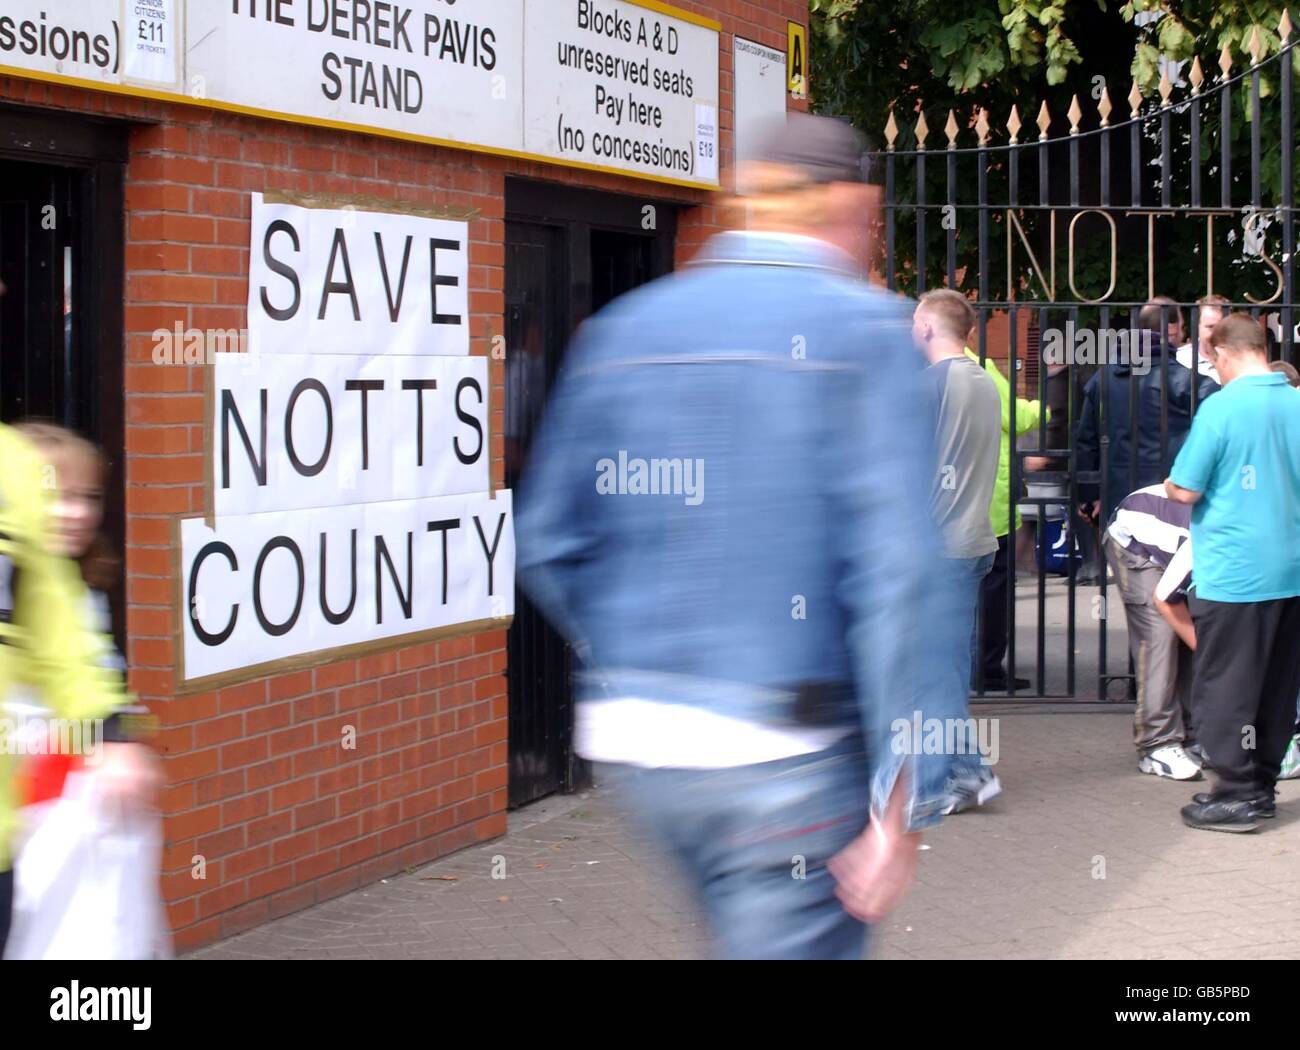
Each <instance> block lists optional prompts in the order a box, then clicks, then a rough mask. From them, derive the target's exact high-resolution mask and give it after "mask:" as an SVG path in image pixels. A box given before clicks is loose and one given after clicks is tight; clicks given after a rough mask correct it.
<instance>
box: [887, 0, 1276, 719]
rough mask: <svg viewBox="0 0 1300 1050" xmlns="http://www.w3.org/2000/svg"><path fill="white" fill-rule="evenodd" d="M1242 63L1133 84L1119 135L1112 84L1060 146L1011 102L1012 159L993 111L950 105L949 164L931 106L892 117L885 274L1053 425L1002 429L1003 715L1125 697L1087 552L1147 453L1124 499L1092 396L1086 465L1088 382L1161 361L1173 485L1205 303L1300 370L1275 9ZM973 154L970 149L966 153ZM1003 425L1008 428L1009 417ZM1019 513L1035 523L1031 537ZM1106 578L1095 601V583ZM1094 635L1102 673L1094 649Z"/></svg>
mask: <svg viewBox="0 0 1300 1050" xmlns="http://www.w3.org/2000/svg"><path fill="white" fill-rule="evenodd" d="M1247 47H1248V58H1249V61H1248V62H1247V63H1246V65H1245V67H1244V68H1242V69H1240V70H1239V71H1238V70H1236V69H1234V62H1233V55H1232V53H1231V52H1230V51H1229V50H1228V49H1227V48H1226V47H1225V49H1224V51H1223V52H1222V53H1221V55H1220V56H1218V60H1217V62H1216V66H1217V70H1218V72H1217V74H1216V75H1215V76H1214V77H1213V78H1211V77H1207V75H1206V73H1205V70H1204V68H1203V67H1202V65H1201V63H1200V60H1199V59H1196V60H1194V61H1193V62H1192V63H1191V64H1190V65H1187V64H1182V65H1180V66H1175V65H1171V64H1166V65H1165V67H1164V69H1163V73H1162V75H1161V79H1160V83H1159V86H1158V88H1157V89H1156V90H1155V91H1154V92H1152V93H1151V94H1150V95H1149V96H1147V95H1144V93H1143V92H1142V90H1141V89H1140V88H1139V86H1138V84H1137V82H1136V81H1135V82H1134V83H1133V85H1132V88H1131V90H1130V92H1129V94H1128V98H1127V101H1128V105H1129V111H1130V112H1129V118H1128V119H1127V120H1121V121H1116V122H1112V120H1111V117H1112V114H1113V112H1114V109H1115V105H1114V103H1113V101H1112V99H1111V96H1110V94H1109V90H1108V88H1107V87H1106V85H1105V84H1104V83H1102V84H1094V90H1093V92H1092V95H1091V100H1090V101H1091V102H1092V103H1095V112H1096V117H1095V122H1096V123H1095V126H1091V127H1084V124H1085V110H1084V106H1083V104H1081V102H1080V100H1079V97H1078V96H1077V95H1076V96H1075V97H1074V99H1073V102H1072V104H1071V106H1070V108H1069V111H1068V113H1067V114H1066V119H1067V120H1068V122H1069V131H1068V135H1057V136H1053V135H1052V134H1051V132H1052V130H1053V128H1054V126H1056V125H1057V124H1058V118H1057V117H1055V116H1054V115H1053V114H1051V113H1050V112H1049V110H1048V107H1047V104H1046V103H1044V104H1043V105H1042V107H1041V108H1040V109H1039V111H1038V114H1037V117H1036V119H1035V121H1034V127H1036V130H1037V136H1036V138H1030V139H1029V140H1028V141H1021V136H1022V134H1024V133H1026V131H1027V130H1028V131H1029V133H1030V134H1032V131H1033V127H1031V128H1029V129H1027V128H1026V124H1025V122H1024V121H1023V120H1022V118H1021V115H1020V113H1019V112H1018V111H1017V110H1016V109H1015V108H1014V107H1013V109H1012V111H1011V114H1010V116H1009V119H1008V120H1007V122H1006V124H1005V127H1006V130H1007V132H1008V136H1007V140H1006V141H1005V142H1002V143H997V142H995V141H994V132H993V128H992V126H991V124H990V118H989V115H988V114H987V113H986V112H984V111H982V110H979V111H975V110H972V111H971V112H970V113H968V114H966V115H964V116H959V115H958V114H956V113H953V112H951V111H950V112H949V114H948V116H947V122H946V125H945V127H944V133H945V135H946V137H947V143H946V148H941V149H933V148H930V147H932V146H933V145H934V142H933V141H932V138H933V133H932V131H931V129H930V127H929V125H928V123H927V120H926V114H925V112H924V110H923V109H922V110H921V111H919V112H917V113H914V114H912V115H910V116H909V117H908V118H907V119H906V120H905V121H903V123H902V124H900V122H899V118H898V117H896V115H894V114H891V115H890V118H889V122H888V125H887V126H886V128H885V142H886V148H885V149H884V150H882V151H880V152H879V153H876V154H874V155H873V161H874V163H875V166H876V168H877V170H883V182H884V195H885V207H884V210H883V220H882V225H883V229H882V230H881V231H880V233H881V236H880V238H879V242H880V243H881V245H882V254H883V258H882V259H881V262H880V264H881V267H882V269H883V275H884V278H885V280H886V282H887V283H888V285H889V287H890V288H891V289H895V290H897V291H899V292H902V293H905V294H908V295H919V294H921V293H922V292H924V291H925V290H927V288H930V287H935V286H940V285H946V286H947V287H950V288H956V289H958V290H960V291H962V292H964V293H966V294H967V295H968V296H969V297H970V299H971V302H972V305H973V306H974V307H975V308H976V311H977V314H978V326H977V329H976V330H975V332H974V333H973V335H972V350H975V351H977V352H978V355H979V359H980V361H981V363H987V362H988V360H989V359H990V358H992V359H993V360H994V361H995V363H996V364H998V365H999V366H1000V367H1002V368H1003V369H1004V372H1005V374H1006V375H1007V378H1008V379H1009V381H1010V383H1011V385H1012V392H1013V402H1012V407H1013V409H1014V407H1015V401H1014V396H1015V395H1018V396H1019V397H1021V398H1023V399H1025V401H1026V402H1033V401H1037V402H1038V403H1039V405H1040V406H1050V409H1051V411H1050V412H1042V413H1041V414H1040V415H1039V417H1038V419H1037V422H1036V424H1035V425H1034V426H1033V427H1032V428H1031V429H1030V430H1029V431H1028V432H1022V433H1017V432H1016V430H1017V428H1016V426H1015V425H1014V424H1013V425H1012V426H1011V427H1010V428H1009V429H1010V450H1011V456H1010V462H1011V478H1010V486H1011V487H1010V492H1011V494H1012V498H1011V500H1010V505H1009V509H1008V514H1007V521H1006V523H1005V528H1006V531H1007V532H1008V535H1009V537H1010V539H1009V545H1010V548H1011V553H1012V555H1014V553H1015V550H1016V546H1017V544H1016V540H1017V538H1019V539H1020V541H1021V543H1022V545H1023V547H1024V548H1025V549H1026V550H1027V551H1028V552H1029V554H1030V557H1032V559H1033V569H1031V570H1030V571H1029V572H1028V573H1027V574H1026V573H1024V572H1023V571H1022V572H1021V573H1017V572H1016V571H1015V570H1014V568H1013V569H1012V571H1011V573H1010V577H1011V579H1010V586H1009V587H1008V589H1007V594H1006V599H1005V615H1006V618H1007V621H1008V624H1009V632H1008V646H1007V657H1006V667H1007V677H1008V679H1009V681H1008V683H1007V684H1008V693H1009V694H1010V696H1011V697H1012V698H1013V699H1014V698H1015V696H1016V694H1017V692H1019V693H1021V694H1022V696H1026V695H1027V696H1034V697H1038V696H1051V697H1056V696H1059V697H1063V698H1083V699H1093V698H1095V699H1098V700H1127V699H1128V698H1129V696H1130V694H1131V688H1132V681H1133V679H1132V669H1131V665H1129V664H1127V661H1126V657H1127V645H1126V643H1125V641H1124V640H1123V638H1122V635H1121V636H1120V638H1119V639H1118V641H1116V640H1115V639H1114V638H1112V637H1110V636H1108V631H1107V627H1108V624H1109V622H1110V621H1112V620H1114V619H1115V617H1114V616H1113V615H1111V613H1112V612H1113V607H1112V606H1110V605H1109V604H1108V597H1110V595H1109V594H1108V581H1107V572H1106V567H1105V561H1104V559H1103V558H1102V557H1101V556H1100V553H1099V552H1098V550H1097V544H1098V541H1099V539H1100V537H1101V535H1103V534H1104V531H1105V529H1106V526H1107V520H1106V515H1107V514H1108V513H1109V510H1110V508H1112V507H1113V505H1114V504H1115V503H1117V502H1118V501H1119V499H1121V498H1122V497H1123V496H1124V495H1125V494H1126V493H1127V492H1128V491H1131V490H1133V489H1136V488H1138V487H1140V486H1139V481H1141V480H1142V479H1141V478H1140V477H1139V474H1140V464H1139V457H1138V456H1137V455H1127V457H1126V458H1127V462H1128V464H1129V465H1130V467H1131V470H1130V476H1129V477H1128V478H1123V477H1121V479H1120V480H1121V482H1124V483H1125V484H1121V486H1120V487H1124V488H1125V491H1123V492H1118V493H1117V492H1115V491H1113V490H1114V489H1115V488H1116V483H1115V481H1114V479H1113V478H1112V477H1110V476H1108V475H1111V474H1113V473H1114V471H1112V470H1110V468H1111V466H1112V462H1111V460H1112V457H1113V456H1116V455H1119V454H1121V452H1123V451H1124V450H1120V449H1117V448H1114V447H1112V446H1111V443H1110V440H1109V439H1108V437H1107V435H1108V427H1107V419H1106V418H1105V413H1106V411H1107V409H1106V398H1104V397H1102V398H1100V399H1099V400H1098V401H1097V402H1096V408H1097V418H1096V419H1095V420H1094V422H1095V424H1096V433H1097V434H1098V435H1099V438H1100V440H1099V443H1098V448H1097V450H1096V458H1095V459H1093V461H1091V462H1085V459H1092V451H1091V450H1088V455H1087V457H1083V456H1081V454H1080V448H1079V433H1080V424H1081V423H1082V422H1083V420H1082V406H1083V404H1084V398H1083V391H1084V385H1085V384H1086V383H1087V381H1088V380H1089V379H1090V378H1091V377H1092V375H1093V374H1094V373H1095V372H1096V371H1097V370H1098V369H1099V368H1102V369H1105V368H1106V367H1107V366H1108V364H1110V363H1114V361H1116V360H1117V359H1120V358H1121V357H1122V356H1123V355H1125V354H1127V355H1128V356H1129V358H1130V360H1131V359H1132V358H1133V357H1134V356H1135V355H1138V354H1139V352H1140V351H1141V350H1142V349H1143V347H1147V348H1154V349H1155V351H1156V354H1155V356H1158V358H1159V360H1158V362H1157V361H1155V359H1154V357H1152V358H1151V359H1150V367H1151V368H1153V369H1158V371H1159V406H1158V413H1159V417H1158V425H1159V442H1160V464H1159V466H1160V468H1161V471H1162V472H1161V473H1160V479H1163V478H1164V477H1165V476H1166V475H1167V472H1168V468H1169V466H1170V464H1171V462H1172V459H1173V456H1174V455H1175V454H1176V452H1177V448H1178V445H1179V443H1180V442H1179V439H1180V436H1181V435H1180V434H1179V433H1177V428H1176V427H1175V428H1174V431H1175V432H1173V433H1171V419H1173V420H1175V421H1176V420H1177V418H1178V416H1179V413H1180V411H1181V410H1182V408H1183V406H1182V404H1180V403H1178V401H1177V397H1176V396H1175V394H1174V388H1178V389H1179V390H1181V389H1182V383H1183V379H1184V377H1181V376H1180V375H1179V374H1178V373H1177V372H1176V371H1175V370H1177V369H1180V368H1184V367H1187V368H1189V369H1190V377H1186V378H1189V379H1190V388H1191V397H1190V405H1189V406H1188V408H1189V411H1190V412H1193V413H1194V412H1195V409H1196V406H1197V405H1198V404H1199V403H1200V400H1201V398H1202V397H1203V396H1204V395H1205V394H1206V393H1207V390H1206V388H1204V387H1203V384H1206V383H1212V382H1213V380H1212V379H1211V378H1210V376H1209V375H1207V374H1205V372H1204V371H1203V368H1202V366H1201V364H1200V350H1201V342H1202V333H1201V322H1202V320H1208V319H1212V318H1213V317H1215V316H1218V315H1217V314H1208V315H1206V316H1205V317H1203V316H1202V315H1203V314H1205V311H1207V310H1214V309H1216V307H1215V306H1213V305H1208V306H1207V305H1203V304H1204V300H1205V299H1206V298H1212V297H1214V296H1219V297H1221V298H1223V299H1225V300H1226V301H1227V302H1226V305H1225V306H1223V307H1222V309H1225V310H1249V311H1250V312H1251V313H1252V314H1253V315H1254V316H1255V317H1256V318H1257V319H1260V320H1261V321H1262V323H1263V324H1265V325H1266V326H1267V328H1268V331H1269V333H1270V346H1271V350H1270V352H1271V354H1272V356H1274V357H1275V358H1280V359H1283V360H1286V361H1289V362H1292V363H1295V361H1296V341H1297V334H1296V318H1295V308H1296V300H1295V292H1296V289H1295V260H1294V255H1295V206H1294V205H1295V168H1294V164H1295V133H1296V128H1295V112H1294V105H1293V102H1294V92H1293V87H1294V77H1295V67H1296V65H1297V60H1298V58H1300V53H1297V52H1296V51H1295V42H1294V41H1293V39H1292V26H1291V24H1290V20H1289V18H1288V17H1286V16H1285V15H1284V16H1283V19H1282V23H1281V25H1280V26H1279V27H1278V32H1277V35H1276V36H1273V35H1272V34H1268V33H1265V32H1263V31H1262V30H1260V29H1256V30H1255V31H1254V33H1253V34H1251V36H1250V39H1249V41H1248V43H1247ZM1270 52H1271V53H1270ZM1099 79H1100V78H1098V80H1099ZM1092 122H1093V118H1088V120H1087V123H1089V124H1091V123H1092ZM971 138H974V139H975V145H973V146H968V145H964V144H962V140H967V141H969V140H970V139H971ZM1035 168H1036V171H1035ZM1034 174H1036V175H1037V178H1036V179H1034V178H1033V175H1034ZM1035 183H1036V184H1035ZM1157 297H1165V300H1166V301H1164V302H1163V303H1162V304H1161V306H1160V307H1159V309H1160V313H1161V317H1160V331H1159V333H1155V334H1151V335H1147V336H1145V337H1142V338H1139V337H1138V335H1137V330H1138V329H1139V328H1140V312H1141V311H1142V308H1143V307H1144V306H1146V305H1147V304H1148V303H1150V302H1152V301H1153V300H1156V299H1157ZM1148 316H1149V315H1148ZM1184 340H1185V343H1184ZM1166 343H1167V344H1168V347H1167V349H1168V352H1164V349H1165V348H1164V344H1166ZM1179 348H1181V350H1182V353H1181V354H1176V353H1174V351H1175V349H1179ZM1175 379H1177V380H1178V381H1177V382H1174V380H1175ZM1210 389H1211V390H1212V388H1210ZM1128 394H1129V400H1128V407H1129V413H1130V423H1132V424H1134V425H1135V427H1136V424H1138V423H1142V424H1143V425H1145V426H1147V427H1151V426H1153V421H1152V420H1151V419H1150V418H1149V417H1150V414H1151V413H1152V412H1154V411H1157V410H1156V409H1155V408H1154V407H1153V406H1152V405H1151V404H1149V403H1147V404H1143V403H1141V400H1140V396H1139V384H1138V383H1137V382H1133V381H1130V382H1129V383H1128ZM1184 400H1186V399H1185V398H1184ZM1031 414H1032V413H1031ZM1010 415H1011V419H1012V420H1013V421H1014V420H1015V419H1016V415H1017V413H1016V412H1015V411H1014V410H1013V411H1012V412H1011V414H1010ZM1140 415H1143V416H1145V417H1146V418H1144V419H1139V416H1140ZM1049 417H1050V418H1049ZM1128 482H1131V484H1127V483H1128ZM1143 483H1148V484H1149V483H1150V481H1149V480H1148V481H1146V482H1143ZM1125 485H1126V487H1125ZM1031 493H1032V494H1031ZM1094 501H1095V502H1098V503H1099V504H1100V507H1101V508H1102V511H1103V513H1101V514H1099V515H1098V520H1097V521H1096V523H1095V525H1094V524H1092V523H1090V522H1089V521H1088V520H1087V514H1086V513H1085V514H1081V507H1082V508H1083V509H1084V510H1085V511H1086V510H1087V508H1088V507H1089V505H1090V504H1092V503H1093V502H1094ZM1018 508H1019V509H1021V510H1022V511H1023V513H1024V514H1025V515H1026V517H1027V519H1028V520H1029V521H1030V522H1031V524H1030V526H1029V527H1028V528H1026V529H1025V530H1023V531H1022V532H1021V533H1020V536H1019V537H1017V531H1018V530H1017V513H1018ZM1054 519H1059V521H1060V525H1059V526H1058V524H1057V521H1056V520H1054ZM1058 528H1059V529H1060V531H1061V532H1063V533H1064V534H1065V536H1066V537H1067V538H1065V539H1063V540H1062V541H1061V543H1062V545H1063V547H1064V550H1065V557H1064V563H1063V566H1062V568H1061V570H1060V572H1061V574H1060V575H1059V577H1058V576H1054V574H1053V572H1052V571H1051V569H1050V567H1049V558H1048V557H1047V556H1046V555H1045V550H1046V548H1047V547H1048V546H1049V542H1050V540H1051V539H1052V538H1053V536H1054V535H1055V533H1056V531H1057V529H1058ZM1076 545H1078V546H1079V547H1080V550H1081V553H1080V554H1077V555H1076V553H1075V552H1074V548H1075V546H1076ZM1016 562H1017V559H1015V558H1014V556H1013V558H1012V564H1013V566H1014V565H1015V564H1016ZM1094 570H1099V573H1098V576H1097V580H1096V584H1095V589H1094V585H1093V584H1091V583H1090V582H1089V583H1086V584H1085V582H1083V581H1085V580H1087V579H1089V577H1090V576H1091V573H1092V572H1093V571H1094ZM1018 576H1019V577H1021V579H1020V580H1018V579H1017V577H1018ZM1028 587H1033V590H1032V592H1031V593H1030V594H1026V588H1028ZM1111 592H1112V593H1113V588H1111ZM1117 604H1118V603H1117ZM1062 605H1063V606H1064V610H1063V612H1062ZM986 613H987V610H986V611H985V614H982V615H981V617H980V620H981V626H980V631H981V633H982V635H986V634H987V631H988V621H989V620H990V619H991V618H990V617H989V616H988V615H986ZM1027 615H1029V616H1032V617H1033V618H1035V621H1036V622H1035V624H1034V631H1033V641H1032V646H1033V650H1034V651H1033V660H1032V661H1028V660H1026V659H1025V658H1024V657H1025V653H1024V644H1023V642H1024V640H1025V634H1026V633H1027V632H1026V631H1024V630H1023V629H1022V630H1021V631H1018V630H1017V624H1016V621H1017V616H1020V618H1021V619H1022V621H1023V620H1024V619H1025V617H1026V616H1027ZM994 618H995V617H994ZM1057 618H1060V619H1062V620H1063V622H1059V623H1058V622H1055V621H1056V619H1057ZM1022 627H1023V625H1022ZM1084 627H1087V628H1088V629H1087V631H1084V630H1082V628H1084ZM1094 629H1095V634H1096V638H1095V647H1096V653H1095V660H1096V663H1095V668H1096V671H1095V676H1094V675H1093V674H1092V673H1091V667H1092V666H1093V664H1092V659H1093V658H1092V656H1091V655H1090V654H1089V653H1088V652H1087V651H1086V650H1085V648H1084V645H1085V642H1087V643H1088V644H1089V647H1091V644H1092V640H1091V635H1092V633H1093V631H1094ZM1018 635H1019V637H1018ZM1018 642H1020V643H1021V644H1019V645H1018ZM1117 664H1118V666H1117ZM1018 669H1020V671H1021V673H1031V674H1032V675H1033V677H1032V678H1031V679H1029V684H1028V686H1027V687H1023V686H1022V687H1021V688H1019V689H1017V683H1016V678H1017V670H1018ZM1094 677H1095V681H1094ZM977 679H978V680H977V681H976V683H975V691H976V693H977V694H979V695H985V694H986V688H985V687H986V685H987V682H986V681H985V680H984V679H985V675H984V672H983V670H982V668H981V669H980V670H978V671H977ZM998 698H999V699H1003V697H1002V696H1001V692H1000V690H999V697H998Z"/></svg>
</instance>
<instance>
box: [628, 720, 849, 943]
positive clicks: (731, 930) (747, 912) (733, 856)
mask: <svg viewBox="0 0 1300 1050" xmlns="http://www.w3.org/2000/svg"><path fill="white" fill-rule="evenodd" d="M606 768H607V769H608V770H610V771H611V772H613V773H614V775H615V777H616V778H617V780H618V781H619V786H620V787H621V789H622V790H623V792H624V795H625V799H626V801H627V802H628V804H629V805H630V806H631V808H632V810H633V812H634V813H635V814H636V816H637V817H638V819H639V820H641V821H642V822H643V823H644V824H645V825H646V826H647V827H648V829H649V830H650V831H651V832H652V833H653V834H654V835H655V836H656V837H657V838H658V839H659V840H660V841H661V842H662V843H663V844H664V845H665V846H666V847H667V848H668V849H669V850H670V851H671V852H672V853H673V854H674V855H675V857H676V858H677V860H678V861H679V862H680V864H681V866H682V867H683V868H684V869H685V873H686V876H687V878H688V880H689V881H690V884H691V887H692V889H693V890H694V892H695V896H696V899H697V900H699V901H700V902H701V903H702V904H703V907H704V911H705V914H706V916H707V918H708V921H709V925H710V927H711V930H712V934H713V938H714V951H715V953H716V954H717V955H718V956H719V957H721V958H726V959H850V960H852V959H861V958H862V957H863V954H864V952H865V950H866V943H867V927H866V926H865V925H864V924H863V923H861V922H859V921H858V920H856V919H854V918H853V917H852V916H850V915H849V914H848V913H847V912H845V910H844V909H843V907H842V906H841V905H840V902H839V900H838V899H837V898H836V896H835V879H834V878H833V877H832V875H831V873H830V872H829V871H828V870H827V869H826V864H827V862H828V861H829V860H830V859H831V858H832V857H833V856H835V854H836V853H838V852H839V851H840V850H842V849H843V848H844V847H845V846H847V845H848V844H849V843H850V842H851V841H852V840H853V839H854V838H856V837H857V836H858V835H859V834H861V832H862V831H863V829H864V828H865V827H866V826H867V822H868V820H869V813H870V808H869V805H870V797H869V792H870V783H869V772H870V770H869V766H868V761H867V756H866V753H865V750H864V747H863V742H862V738H861V737H860V736H858V735H857V734H856V733H853V734H851V735H850V736H848V737H846V738H845V739H844V740H842V741H840V742H839V743H837V744H836V745H834V746H833V747H831V748H828V749H827V750H825V751H819V752H817V753H815V754H811V755H801V756H799V757H796V758H788V759H782V760H780V761H777V762H764V763H761V764H759V765H749V766H738V767H736V768H734V769H707V770H695V769H634V768H631V767H628V766H614V767H606Z"/></svg>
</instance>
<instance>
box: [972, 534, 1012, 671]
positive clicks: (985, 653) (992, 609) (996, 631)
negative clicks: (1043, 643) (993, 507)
mask: <svg viewBox="0 0 1300 1050" xmlns="http://www.w3.org/2000/svg"><path fill="white" fill-rule="evenodd" d="M1010 541H1011V537H1010V536H999V537H998V552H997V554H995V555H994V556H993V568H991V569H990V570H989V574H988V575H987V576H985V577H984V582H983V583H982V584H981V585H980V626H979V666H982V667H983V668H984V681H985V682H986V683H988V684H993V683H995V682H997V683H1000V682H1003V681H1005V680H1006V677H1007V672H1006V671H1005V670H1003V668H1002V661H1003V660H1004V659H1006V655H1007V588H1008V586H1010V580H1011V575H1010V562H1011V557H1010ZM974 675H975V678H976V680H977V681H978V676H979V670H978V668H977V669H976V670H975V671H974ZM972 684H975V683H972Z"/></svg>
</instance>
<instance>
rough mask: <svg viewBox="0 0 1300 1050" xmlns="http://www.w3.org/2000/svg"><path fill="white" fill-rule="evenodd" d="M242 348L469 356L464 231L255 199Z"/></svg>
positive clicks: (455, 225)
mask: <svg viewBox="0 0 1300 1050" xmlns="http://www.w3.org/2000/svg"><path fill="white" fill-rule="evenodd" d="M251 253H252V254H251V259H252V262H251V267H250V273H249V282H248V339H249V349H250V350H251V351H252V352H253V353H262V354H286V353H287V354H348V355H352V356H357V355H365V354H377V353H384V354H401V355H412V354H442V355H447V354H468V353H469V224H468V223H464V222H451V221H448V220H444V219H426V218H422V217H419V216H412V215H389V214H386V213H383V212H371V211H353V210H330V209H324V208H300V207H296V206H294V205H291V204H267V203H266V202H265V200H264V199H263V197H262V195H261V194H260V193H257V194H254V195H253V232H252V244H251Z"/></svg>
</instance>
